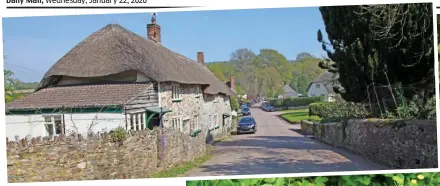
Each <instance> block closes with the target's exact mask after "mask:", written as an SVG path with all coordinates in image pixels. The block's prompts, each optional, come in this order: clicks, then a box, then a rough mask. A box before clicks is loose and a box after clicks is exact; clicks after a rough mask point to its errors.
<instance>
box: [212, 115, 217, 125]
mask: <svg viewBox="0 0 440 186" xmlns="http://www.w3.org/2000/svg"><path fill="white" fill-rule="evenodd" d="M212 124H213V126H212V127H213V128H215V127H216V126H217V115H214V117H213V119H212Z"/></svg>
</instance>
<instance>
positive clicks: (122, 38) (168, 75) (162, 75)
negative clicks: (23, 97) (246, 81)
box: [38, 24, 231, 95]
mask: <svg viewBox="0 0 440 186" xmlns="http://www.w3.org/2000/svg"><path fill="white" fill-rule="evenodd" d="M128 70H135V71H139V72H142V73H144V74H146V75H147V76H149V77H150V78H152V79H153V80H155V81H158V82H167V81H168V82H178V83H182V84H200V85H205V86H206V89H205V90H204V92H205V93H207V94H219V93H222V94H226V95H229V94H231V91H230V89H229V88H228V87H227V86H225V85H224V84H223V82H221V81H220V80H219V79H218V78H217V77H216V76H215V75H214V74H213V73H212V72H211V71H210V70H209V69H208V68H207V67H206V66H204V65H203V64H200V63H197V62H195V61H193V60H190V59H188V58H186V57H185V56H182V55H180V54H178V53H175V52H173V51H171V50H169V49H167V48H165V47H164V46H162V45H161V44H159V43H156V42H155V41H151V40H147V39H145V38H144V37H141V36H139V35H137V34H135V33H133V32H131V31H129V30H127V29H125V28H123V27H121V26H119V25H117V24H110V25H107V26H105V27H104V28H102V29H100V30H98V31H97V32H95V33H93V34H91V35H90V36H88V37H87V38H86V39H84V40H83V41H82V42H80V43H79V44H78V45H76V46H75V47H74V48H73V49H71V50H70V51H69V52H68V53H67V54H65V55H64V56H63V57H62V58H61V59H60V60H58V61H57V62H56V63H55V64H54V65H53V66H52V67H51V68H50V69H49V70H48V71H47V73H46V74H45V75H44V77H43V79H42V81H41V82H40V85H39V87H38V89H42V88H46V87H50V86H52V85H53V84H54V83H55V82H57V81H58V80H59V79H60V77H61V76H71V77H101V76H107V75H112V74H117V73H121V72H124V71H128Z"/></svg>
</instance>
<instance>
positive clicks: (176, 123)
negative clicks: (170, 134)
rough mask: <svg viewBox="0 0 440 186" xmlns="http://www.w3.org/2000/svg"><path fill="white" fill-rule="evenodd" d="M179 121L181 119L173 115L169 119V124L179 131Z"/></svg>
mask: <svg viewBox="0 0 440 186" xmlns="http://www.w3.org/2000/svg"><path fill="white" fill-rule="evenodd" d="M181 123H182V121H181V119H180V117H174V118H173V119H171V125H172V128H173V129H174V130H178V131H181V130H182V129H181V128H182V127H181Z"/></svg>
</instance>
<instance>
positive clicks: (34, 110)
mask: <svg viewBox="0 0 440 186" xmlns="http://www.w3.org/2000/svg"><path fill="white" fill-rule="evenodd" d="M147 30H148V32H147V33H148V40H147V39H145V38H143V37H141V36H139V35H137V34H135V33H133V32H131V31H129V30H126V29H125V28H123V27H121V26H119V25H115V24H111V25H107V26H106V27H104V28H102V29H101V30H99V31H97V32H95V33H93V34H91V35H90V36H89V37H87V38H86V39H85V40H84V41H82V42H81V43H79V44H78V45H77V46H75V47H74V48H73V49H72V50H70V51H69V52H68V53H67V54H66V55H65V56H63V57H62V58H61V59H60V60H59V61H58V62H57V63H56V64H54V65H53V66H52V67H51V68H50V69H49V70H48V72H47V73H46V74H45V76H44V77H43V79H42V81H41V83H40V86H39V87H38V89H37V90H36V91H35V92H34V93H32V94H30V95H28V96H26V97H25V98H23V99H21V100H16V101H14V102H12V103H10V104H8V105H7V106H6V133H7V137H8V138H9V139H14V138H15V137H16V136H18V137H20V138H23V137H25V136H31V137H38V136H51V135H59V134H68V133H69V132H76V133H80V134H84V135H86V134H87V133H88V132H100V131H107V132H108V131H111V130H113V129H115V128H116V127H123V128H125V129H126V130H143V129H146V128H153V127H155V126H160V123H161V122H160V120H161V119H162V121H163V122H162V123H163V126H164V127H169V128H174V129H176V130H180V131H181V132H184V133H192V132H194V131H197V130H201V131H202V132H206V131H211V134H213V135H215V134H216V133H218V132H221V131H222V130H223V128H225V127H229V126H230V125H231V121H232V120H231V118H230V116H231V106H230V102H229V96H230V95H231V90H230V89H229V88H228V87H227V86H226V85H225V84H224V83H223V82H221V81H220V80H219V79H217V78H216V77H215V76H214V74H213V73H211V72H210V71H209V70H208V68H206V67H205V65H204V55H203V52H199V53H198V54H197V61H198V62H195V61H192V60H190V59H188V58H186V57H184V56H182V55H180V54H177V53H175V52H172V51H171V50H169V49H167V48H165V47H164V46H162V45H161V44H160V41H161V38H160V26H159V25H157V24H156V21H155V19H154V17H153V19H152V23H151V24H149V25H148V26H147Z"/></svg>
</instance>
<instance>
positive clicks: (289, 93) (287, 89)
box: [284, 84, 298, 97]
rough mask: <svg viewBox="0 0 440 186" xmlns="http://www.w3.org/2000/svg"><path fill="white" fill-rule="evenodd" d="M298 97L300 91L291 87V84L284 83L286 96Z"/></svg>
mask: <svg viewBox="0 0 440 186" xmlns="http://www.w3.org/2000/svg"><path fill="white" fill-rule="evenodd" d="M292 96H293V97H297V96H298V92H296V91H295V90H293V88H292V87H290V86H289V85H287V84H286V85H284V97H292Z"/></svg>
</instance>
